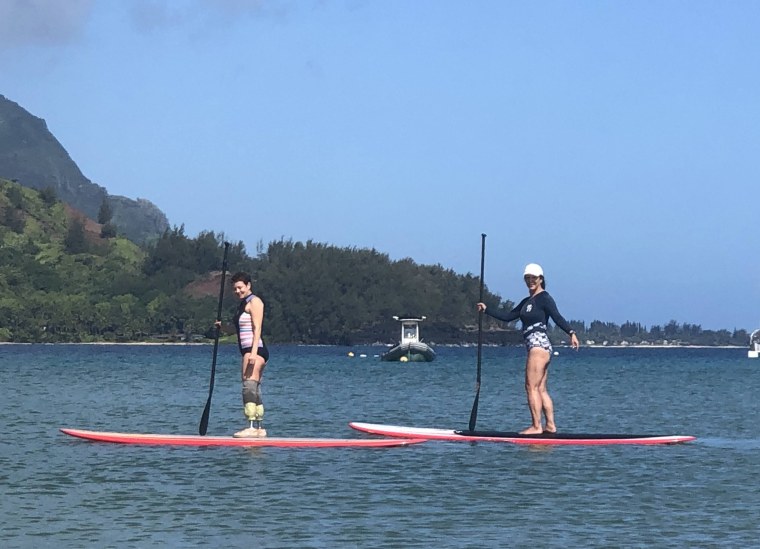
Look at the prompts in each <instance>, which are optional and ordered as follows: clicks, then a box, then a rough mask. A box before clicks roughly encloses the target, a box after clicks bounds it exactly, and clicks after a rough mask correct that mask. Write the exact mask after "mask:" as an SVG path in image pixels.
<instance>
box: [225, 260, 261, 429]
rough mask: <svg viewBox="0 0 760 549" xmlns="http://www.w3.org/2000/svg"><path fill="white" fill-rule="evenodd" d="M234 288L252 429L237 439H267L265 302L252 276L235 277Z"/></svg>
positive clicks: (245, 409) (246, 405)
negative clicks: (254, 287)
mask: <svg viewBox="0 0 760 549" xmlns="http://www.w3.org/2000/svg"><path fill="white" fill-rule="evenodd" d="M232 289H233V291H234V292H235V295H236V296H237V297H238V298H239V299H240V305H239V307H238V310H237V314H236V315H235V328H236V329H237V337H238V346H239V347H240V354H241V355H242V357H243V358H242V364H241V370H242V378H243V413H244V414H245V417H246V418H247V419H248V421H249V426H248V427H247V428H245V429H243V430H242V431H238V432H237V433H235V434H234V435H233V436H236V437H265V436H267V432H266V430H265V429H264V427H263V423H262V422H263V420H264V404H263V402H262V400H261V378H262V376H263V375H264V368H265V367H266V365H267V361H268V360H269V351H268V350H267V347H266V345H265V344H264V340H263V339H262V338H261V328H262V324H263V323H264V302H263V301H261V298H259V297H257V296H255V295H254V294H253V292H252V290H251V276H250V275H249V274H248V273H242V272H241V273H235V274H234V275H232Z"/></svg>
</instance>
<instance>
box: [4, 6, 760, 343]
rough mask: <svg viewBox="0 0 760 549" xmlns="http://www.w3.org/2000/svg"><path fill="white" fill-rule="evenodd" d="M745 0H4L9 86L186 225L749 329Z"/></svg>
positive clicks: (754, 262) (568, 309)
mask: <svg viewBox="0 0 760 549" xmlns="http://www.w3.org/2000/svg"><path fill="white" fill-rule="evenodd" d="M758 29H760V3H758V2H754V1H742V0H738V1H732V2H714V1H710V2H705V1H699V0H690V1H667V2H659V1H658V2H655V1H642V2H618V1H598V2H594V1H589V2H569V1H562V2H556V1H547V2H512V1H506V0H503V1H473V2H461V1H447V0H429V1H428V0H418V1H413V0H409V1H400V0H384V1H379V0H378V1H364V0H323V1H315V0H303V1H267V0H260V1H243V0H226V1H223V0H206V1H201V0H176V1H168V0H150V1H148V0H130V1H127V0H110V1H102V2H95V1H91V0H65V1H64V0H60V1H45V0H26V1H21V0H19V1H15V0H0V36H3V39H2V40H0V93H2V94H3V95H5V96H6V97H7V98H9V99H11V100H13V101H15V102H17V103H19V104H20V105H21V106H22V107H24V108H25V109H27V110H28V111H30V112H31V113H33V114H35V115H36V116H38V117H40V118H44V119H45V120H46V122H47V124H48V127H49V129H50V130H51V131H52V132H53V134H54V135H55V136H56V137H57V138H58V140H59V141H60V142H61V143H62V144H63V146H64V147H65V148H66V149H67V151H68V152H69V154H70V155H71V157H72V158H73V159H74V160H75V161H76V162H77V164H78V165H79V167H80V168H81V170H82V171H83V173H84V174H85V175H86V176H87V177H88V178H90V179H91V180H92V181H94V182H95V183H98V184H100V185H102V186H104V187H105V188H106V189H108V191H109V192H110V193H111V194H118V195H124V196H128V197H131V198H138V197H139V198H146V199H148V200H150V201H151V202H153V203H154V204H156V205H157V206H158V207H159V208H161V209H162V210H163V211H164V212H166V214H167V216H168V218H169V221H170V223H171V224H172V225H180V224H184V225H185V228H186V232H187V234H189V235H190V236H195V235H196V234H197V233H198V232H199V231H201V230H214V231H216V232H223V233H224V234H225V235H226V236H227V237H228V238H229V239H230V240H234V241H238V240H242V241H243V242H245V244H246V246H247V248H248V250H249V252H251V253H255V251H256V244H257V242H260V241H261V242H263V243H264V244H266V243H268V242H270V241H271V240H275V239H279V238H281V237H285V238H293V239H294V240H300V241H305V240H307V239H312V240H315V241H318V242H325V243H330V244H335V245H338V246H352V247H353V246H356V247H359V248H371V247H374V248H376V249H377V250H379V251H381V252H383V253H387V254H389V256H390V257H391V258H392V259H401V258H404V257H411V258H412V259H414V260H415V261H416V262H418V263H423V264H436V263H440V264H441V265H443V266H444V267H447V268H451V269H453V270H454V271H456V272H459V273H467V272H471V273H474V274H477V273H478V272H479V268H480V234H481V233H487V234H488V238H487V244H486V246H487V249H486V276H485V281H486V284H487V286H488V287H489V289H491V290H492V291H495V292H498V293H499V294H501V295H502V296H503V297H505V298H510V299H512V300H518V299H520V298H521V297H522V296H523V295H524V294H525V293H526V290H525V287H524V285H523V283H522V269H523V267H524V265H525V264H526V263H528V262H538V263H540V264H542V265H543V267H544V270H545V272H546V275H547V282H548V289H549V290H550V291H551V293H552V295H554V297H555V298H556V299H557V302H558V304H559V306H560V310H561V311H562V313H563V314H564V315H565V316H566V317H568V318H571V319H582V320H585V321H586V322H590V321H592V320H594V319H598V320H603V321H611V322H617V323H622V322H625V321H627V320H630V321H637V322H641V323H643V324H645V325H647V326H651V325H654V324H660V325H663V324H666V323H667V322H668V321H670V320H676V321H678V322H682V323H683V322H688V323H692V324H700V325H702V327H703V328H709V329H718V328H727V329H733V328H744V329H747V330H752V329H755V328H760V254H759V253H758V252H759V250H758V240H757V234H758V227H759V226H760V207H759V204H760V201H758V199H757V196H758V195H757V188H758V181H759V180H760V150H759V149H760V69H759V67H760V65H758V60H759V59H760V32H758Z"/></svg>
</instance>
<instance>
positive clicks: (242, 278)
mask: <svg viewBox="0 0 760 549" xmlns="http://www.w3.org/2000/svg"><path fill="white" fill-rule="evenodd" d="M230 282H232V283H233V284H234V283H235V282H242V283H243V284H250V283H251V275H249V274H248V273H244V272H242V271H240V272H237V273H235V274H234V275H232V278H231V279H230Z"/></svg>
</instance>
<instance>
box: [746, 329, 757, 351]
mask: <svg viewBox="0 0 760 549" xmlns="http://www.w3.org/2000/svg"><path fill="white" fill-rule="evenodd" d="M747 356H748V357H749V358H758V357H760V330H755V331H754V332H752V335H751V336H749V351H747Z"/></svg>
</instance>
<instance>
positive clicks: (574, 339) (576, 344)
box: [570, 334, 581, 351]
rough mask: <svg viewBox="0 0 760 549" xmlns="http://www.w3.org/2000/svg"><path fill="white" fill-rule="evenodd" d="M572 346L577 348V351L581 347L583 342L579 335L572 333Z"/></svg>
mask: <svg viewBox="0 0 760 549" xmlns="http://www.w3.org/2000/svg"><path fill="white" fill-rule="evenodd" d="M570 346H571V347H572V348H573V349H575V350H576V351H577V350H578V349H579V348H580V346H581V344H580V342H579V341H578V336H577V335H575V334H572V335H571V336H570Z"/></svg>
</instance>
